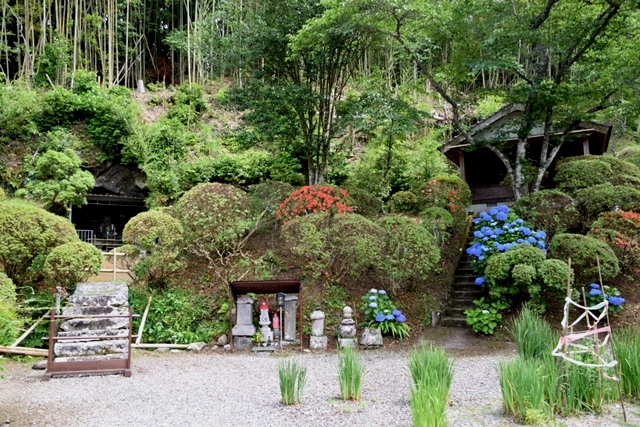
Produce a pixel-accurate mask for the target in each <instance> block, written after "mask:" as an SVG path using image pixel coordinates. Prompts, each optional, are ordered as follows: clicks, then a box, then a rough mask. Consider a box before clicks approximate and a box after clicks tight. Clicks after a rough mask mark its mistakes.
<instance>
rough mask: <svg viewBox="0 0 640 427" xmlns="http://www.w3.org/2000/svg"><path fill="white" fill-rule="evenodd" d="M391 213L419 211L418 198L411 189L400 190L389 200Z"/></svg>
mask: <svg viewBox="0 0 640 427" xmlns="http://www.w3.org/2000/svg"><path fill="white" fill-rule="evenodd" d="M389 210H390V211H391V213H416V212H417V211H418V198H417V197H416V195H415V194H413V193H412V192H411V191H398V192H397V193H394V194H393V195H392V196H391V200H389Z"/></svg>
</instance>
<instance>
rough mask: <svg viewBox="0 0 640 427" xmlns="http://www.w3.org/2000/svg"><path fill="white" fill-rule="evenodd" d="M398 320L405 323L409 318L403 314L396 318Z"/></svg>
mask: <svg viewBox="0 0 640 427" xmlns="http://www.w3.org/2000/svg"><path fill="white" fill-rule="evenodd" d="M396 320H397V321H398V322H400V323H404V322H405V321H406V320H407V318H406V317H405V316H404V314H401V315H400V316H396Z"/></svg>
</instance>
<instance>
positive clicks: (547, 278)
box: [538, 258, 573, 298]
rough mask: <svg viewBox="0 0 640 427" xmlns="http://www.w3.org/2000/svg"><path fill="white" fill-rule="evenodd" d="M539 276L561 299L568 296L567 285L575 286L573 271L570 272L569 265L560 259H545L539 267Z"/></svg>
mask: <svg viewBox="0 0 640 427" xmlns="http://www.w3.org/2000/svg"><path fill="white" fill-rule="evenodd" d="M538 276H539V277H540V278H541V279H542V282H543V283H544V284H545V285H546V287H547V288H548V289H551V290H553V291H554V292H555V293H556V295H558V296H559V297H560V298H562V296H564V295H566V289H567V283H568V284H573V270H572V271H569V265H567V263H566V262H564V261H562V260H560V259H553V258H550V259H545V260H544V261H543V262H542V264H540V266H539V267H538ZM556 291H557V292H556Z"/></svg>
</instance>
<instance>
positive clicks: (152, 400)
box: [0, 349, 640, 427]
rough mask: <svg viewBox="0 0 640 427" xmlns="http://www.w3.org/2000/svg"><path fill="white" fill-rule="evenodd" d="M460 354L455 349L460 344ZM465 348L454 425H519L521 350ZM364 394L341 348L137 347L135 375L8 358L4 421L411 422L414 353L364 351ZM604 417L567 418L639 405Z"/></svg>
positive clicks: (72, 426) (574, 421)
mask: <svg viewBox="0 0 640 427" xmlns="http://www.w3.org/2000/svg"><path fill="white" fill-rule="evenodd" d="M454 353H455V351H454ZM489 353H490V354H484V355H475V356H466V355H463V356H459V357H457V358H456V361H455V376H454V380H453V384H452V387H451V393H450V402H449V408H448V410H447V416H448V419H449V425H450V426H452V427H457V426H461V427H466V426H489V427H491V426H496V427H497V426H514V425H517V424H515V423H513V422H512V421H511V420H509V419H508V418H506V417H504V416H503V414H502V408H501V396H500V389H499V384H498V376H497V372H496V367H497V364H498V362H499V361H500V360H503V359H504V358H506V357H510V355H512V354H513V353H512V352H511V351H505V350H504V349H502V350H499V351H492V352H489ZM285 357H294V358H296V359H297V360H298V361H299V362H301V363H302V364H303V365H305V366H307V368H308V381H307V385H306V388H305V392H304V402H303V403H302V404H301V405H297V406H293V407H287V406H283V405H282V404H281V403H280V393H279V388H278V375H277V367H278V363H279V361H281V360H283V358H285ZM364 359H365V366H366V371H365V376H364V380H363V391H362V396H363V397H362V400H361V401H360V402H343V401H342V400H341V399H340V395H339V388H338V382H337V368H336V366H337V357H336V355H335V354H334V353H326V354H310V353H303V354H300V353H290V354H285V355H282V354H281V355H277V354H274V355H255V354H238V353H236V354H224V353H221V352H205V353H201V354H191V353H172V354H167V353H165V354H157V353H150V352H136V353H135V354H134V359H133V375H132V377H131V378H124V377H122V376H119V375H110V376H96V377H80V378H79V377H72V378H54V379H52V380H51V381H49V382H41V381H40V378H41V377H42V371H33V370H31V369H30V364H25V363H22V364H20V363H16V362H11V361H9V362H7V363H6V364H5V372H4V376H5V378H4V380H0V423H2V422H4V423H5V425H9V426H56V427H58V426H60V427H62V426H64V427H76V426H77V427H80V426H83V427H84V426H94V427H102V426H110V427H111V426H117V427H120V426H200V425H209V426H221V427H224V426H251V425H261V426H274V427H276V426H277V427H286V426H295V427H306V426H314V427H315V426H350V427H355V426H376V427H378V426H410V425H411V415H410V412H409V408H408V405H407V402H408V391H409V374H408V369H407V353H406V351H395V352H394V351H374V352H365V353H364ZM628 406H629V407H628V408H627V413H628V421H629V423H628V424H624V423H623V422H622V413H621V410H620V408H619V406H617V405H612V406H611V407H609V408H608V410H607V413H606V414H604V415H603V416H601V417H594V416H585V417H577V418H570V419H559V420H558V425H562V426H567V427H590V426H599V427H601V426H629V425H636V426H638V425H640V406H638V405H635V406H632V405H628Z"/></svg>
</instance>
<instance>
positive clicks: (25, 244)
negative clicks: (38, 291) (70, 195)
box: [0, 200, 78, 287]
mask: <svg viewBox="0 0 640 427" xmlns="http://www.w3.org/2000/svg"><path fill="white" fill-rule="evenodd" d="M0 241H1V242H2V245H0V263H1V264H2V266H3V268H4V272H5V274H6V275H7V276H9V277H10V278H11V280H13V282H14V283H15V284H16V286H18V287H20V286H23V285H25V284H26V283H27V282H30V281H31V282H33V281H36V280H38V279H39V278H40V274H41V270H40V268H41V266H42V264H43V263H44V260H45V258H46V256H47V255H48V254H49V252H50V251H51V250H52V249H53V248H54V247H56V246H58V245H62V244H64V243H70V242H75V241H78V236H77V234H76V230H75V229H74V228H73V225H71V223H70V222H69V221H68V220H67V219H66V218H61V217H59V216H56V215H53V214H51V213H49V212H47V211H45V210H44V209H40V208H38V207H36V206H33V205H30V204H28V203H25V202H20V201H14V200H2V201H0Z"/></svg>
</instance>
